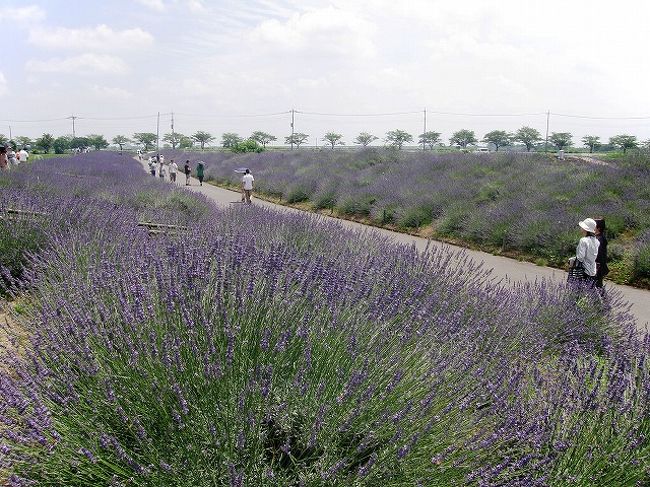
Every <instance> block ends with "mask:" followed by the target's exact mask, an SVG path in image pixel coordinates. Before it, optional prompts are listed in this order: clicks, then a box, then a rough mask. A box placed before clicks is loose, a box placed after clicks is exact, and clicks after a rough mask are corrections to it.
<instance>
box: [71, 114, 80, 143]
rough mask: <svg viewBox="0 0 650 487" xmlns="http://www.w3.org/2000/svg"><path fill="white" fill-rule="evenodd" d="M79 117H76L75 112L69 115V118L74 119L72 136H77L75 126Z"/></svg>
mask: <svg viewBox="0 0 650 487" xmlns="http://www.w3.org/2000/svg"><path fill="white" fill-rule="evenodd" d="M78 118H79V117H75V116H74V114H73V115H70V116H69V117H68V120H72V138H73V139H74V138H75V137H76V136H77V133H76V132H75V127H74V121H75V120H77V119H78Z"/></svg>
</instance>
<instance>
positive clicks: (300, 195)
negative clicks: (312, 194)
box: [287, 187, 309, 204]
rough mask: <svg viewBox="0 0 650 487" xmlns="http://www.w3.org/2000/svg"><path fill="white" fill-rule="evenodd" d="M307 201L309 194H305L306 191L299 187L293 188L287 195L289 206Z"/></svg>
mask: <svg viewBox="0 0 650 487" xmlns="http://www.w3.org/2000/svg"><path fill="white" fill-rule="evenodd" d="M308 199H309V194H307V191H305V189H304V188H301V187H297V188H293V189H292V190H291V191H290V192H289V193H288V194H287V203H289V204H292V203H300V202H302V201H307V200H308Z"/></svg>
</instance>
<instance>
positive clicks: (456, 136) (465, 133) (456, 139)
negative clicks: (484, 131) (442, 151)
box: [449, 129, 478, 149]
mask: <svg viewBox="0 0 650 487" xmlns="http://www.w3.org/2000/svg"><path fill="white" fill-rule="evenodd" d="M476 142H478V140H476V135H474V131H473V130H466V129H462V130H459V131H457V132H454V133H453V134H452V136H451V138H450V139H449V143H450V144H451V145H457V146H459V147H461V148H463V149H465V148H466V147H467V146H468V145H469V144H474V143H476Z"/></svg>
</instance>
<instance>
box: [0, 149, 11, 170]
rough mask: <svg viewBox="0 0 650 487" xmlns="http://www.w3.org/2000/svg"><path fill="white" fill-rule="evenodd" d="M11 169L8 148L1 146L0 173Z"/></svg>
mask: <svg viewBox="0 0 650 487" xmlns="http://www.w3.org/2000/svg"><path fill="white" fill-rule="evenodd" d="M8 168H9V159H7V148H6V147H5V146H4V145H0V171H6V170H7V169H8Z"/></svg>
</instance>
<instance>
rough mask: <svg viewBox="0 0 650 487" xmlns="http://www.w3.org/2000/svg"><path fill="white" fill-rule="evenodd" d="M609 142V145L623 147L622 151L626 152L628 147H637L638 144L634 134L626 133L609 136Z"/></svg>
mask: <svg viewBox="0 0 650 487" xmlns="http://www.w3.org/2000/svg"><path fill="white" fill-rule="evenodd" d="M609 143H610V145H613V146H615V147H619V148H621V149H623V153H625V152H627V150H628V149H633V148H634V147H637V145H638V143H637V140H636V137H635V136H634V135H627V134H622V135H616V136H614V137H610V139H609Z"/></svg>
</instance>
